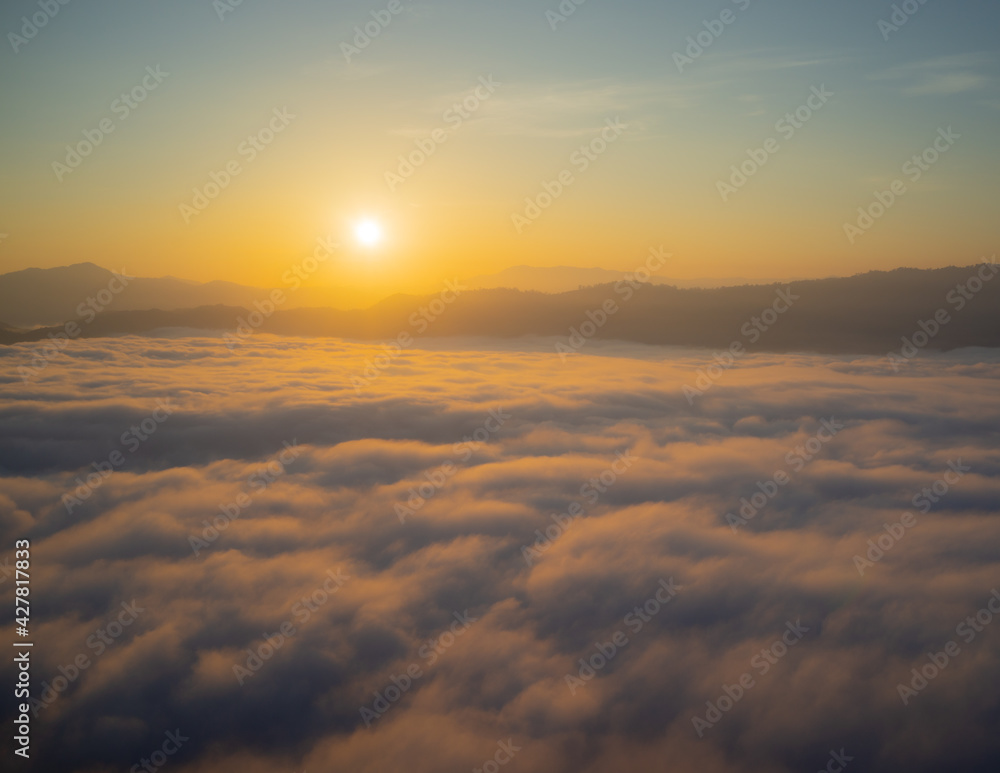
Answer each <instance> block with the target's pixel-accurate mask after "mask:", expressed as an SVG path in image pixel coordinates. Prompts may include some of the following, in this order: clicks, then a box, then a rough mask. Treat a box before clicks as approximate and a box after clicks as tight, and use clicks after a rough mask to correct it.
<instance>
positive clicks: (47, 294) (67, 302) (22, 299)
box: [0, 263, 761, 327]
mask: <svg viewBox="0 0 1000 773" xmlns="http://www.w3.org/2000/svg"><path fill="white" fill-rule="evenodd" d="M625 275H626V272H623V271H609V270H607V269H603V268H574V267H570V266H557V267H552V268H540V267H533V266H514V267H512V268H508V269H505V270H503V271H501V272H500V273H498V274H490V275H482V276H476V277H473V278H471V279H463V280H462V283H463V285H465V286H466V287H468V288H469V289H491V288H510V289H514V290H526V291H539V292H545V293H562V292H568V291H570V290H576V289H578V288H579V287H586V286H590V285H596V284H605V283H608V282H617V281H619V280H620V279H622V278H623V277H624V276H625ZM114 278H115V272H113V271H109V270H108V269H105V268H101V267H100V266H97V265H95V264H93V263H76V264H74V265H72V266H62V267H59V268H47V269H42V268H29V269H25V270H23V271H15V272H12V273H8V274H3V275H0V319H2V320H3V322H5V323H7V324H9V325H17V326H22V327H33V326H37V325H55V324H58V323H60V322H64V321H66V320H69V319H75V318H76V317H77V316H78V308H79V306H80V304H81V302H84V303H85V302H86V300H87V298H88V297H93V296H96V294H97V293H99V292H100V291H101V290H104V289H106V288H108V286H109V284H111V283H112V282H113V280H114ZM126 279H127V282H126V283H125V287H124V289H123V290H122V291H121V292H120V293H117V294H116V295H115V298H114V302H113V303H112V304H110V305H109V306H108V309H109V310H114V311H138V310H145V309H194V308H198V307H199V306H217V305H223V306H244V307H249V306H250V305H251V304H252V303H253V302H254V301H255V300H258V299H260V298H265V297H267V296H268V294H269V293H270V288H261V287H251V286H247V285H241V284H236V283H235V282H222V281H215V282H207V283H199V282H192V281H189V280H185V279H177V278H176V277H171V276H166V277H159V278H149V277H136V278H134V279H133V278H128V277H126ZM650 281H651V282H654V283H664V282H665V283H669V284H673V285H675V286H678V287H713V286H725V285H740V284H746V283H747V281H748V280H745V279H738V278H733V279H724V280H709V279H705V280H681V281H677V280H667V279H661V278H658V277H654V278H653V279H651V280H650ZM759 283H761V282H758V284H759ZM113 286H114V287H120V286H121V282H120V281H119V283H116V284H114V285H113ZM365 298H371V299H372V300H371V303H374V302H376V301H378V300H379V298H378V297H377V296H372V294H371V293H370V292H368V291H365V292H360V291H357V290H354V289H352V288H346V287H341V288H333V289H326V288H317V287H306V286H303V287H300V288H298V289H297V290H295V291H294V292H293V293H288V300H287V302H286V303H285V304H284V307H285V308H289V309H291V308H309V307H333V308H357V307H359V306H364V305H370V303H369V304H365V303H364V299H365ZM359 299H360V300H359Z"/></svg>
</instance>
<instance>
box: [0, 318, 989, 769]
mask: <svg viewBox="0 0 1000 773" xmlns="http://www.w3.org/2000/svg"><path fill="white" fill-rule="evenodd" d="M29 350H30V347H26V346H14V347H9V348H7V349H5V350H3V351H2V352H0V363H2V367H0V372H2V373H3V374H4V375H3V376H2V377H0V474H2V477H0V562H3V563H2V569H0V577H2V579H0V596H2V598H3V604H4V608H5V609H10V608H11V607H12V606H13V596H14V591H13V588H14V578H13V574H12V570H13V565H14V542H15V540H17V539H25V538H26V539H30V542H31V600H32V602H31V603H32V626H31V634H32V640H33V641H34V642H35V647H34V651H33V653H32V655H33V662H32V678H33V680H34V682H33V689H32V698H33V700H32V712H31V713H32V718H31V723H30V724H31V735H32V759H31V765H30V766H22V767H23V769H33V770H61V771H88V772H89V771H93V772H94V773H97V772H98V771H125V770H129V769H130V768H131V767H132V766H134V765H138V766H139V767H136V768H133V769H135V770H141V769H143V768H142V763H143V761H149V760H152V761H151V762H148V763H147V769H149V768H150V767H151V768H154V769H159V767H165V768H166V769H168V770H171V771H177V773H208V772H209V771H211V772H212V773H258V772H259V773H264V771H267V773H273V772H274V771H288V773H297V772H298V771H302V770H308V771H352V772H354V773H362V772H364V771H371V772H372V773H384V771H389V770H406V771H410V773H423V772H426V773H432V772H433V773H441V772H442V771H456V772H457V771H468V770H474V769H478V770H487V771H496V770H498V769H500V768H503V769H505V770H510V771H512V772H514V771H516V772H518V773H561V772H563V771H565V772H566V773H570V772H571V771H572V772H573V773H577V772H579V773H605V772H607V773H612V772H613V771H621V770H677V771H695V770H697V771H703V772H704V773H716V772H719V773H722V772H723V771H733V772H735V771H740V772H741V773H742V772H744V771H746V772H757V771H759V772H760V773H776V772H783V771H813V770H822V769H827V766H828V765H830V766H831V767H830V768H829V769H830V770H835V769H837V768H838V767H840V768H843V769H846V770H849V771H859V773H860V771H887V772H888V771H899V770H907V771H928V772H930V771H941V770H961V771H966V772H974V771H991V773H992V771H995V770H996V769H997V764H998V762H1000V734H998V732H997V731H998V728H1000V692H998V691H997V689H996V686H997V684H998V683H1000V646H998V644H1000V621H994V617H996V615H995V614H994V612H992V611H990V604H992V606H993V607H994V608H995V609H996V610H997V611H1000V593H998V592H997V591H998V589H1000V549H998V548H1000V442H998V441H1000V401H998V399H997V395H998V391H997V380H998V378H1000V355H998V354H997V353H996V352H990V351H985V350H965V351H960V352H956V353H953V354H950V355H934V354H929V353H928V354H923V355H921V356H920V357H918V358H916V359H914V360H913V361H911V362H909V363H908V364H907V365H906V367H905V368H903V369H901V371H900V372H899V373H895V372H893V370H892V369H891V368H890V367H889V366H888V365H887V363H886V362H885V360H884V359H881V360H880V359H879V358H850V357H836V358H835V357H828V356H813V355H807V354H797V355H747V356H746V357H745V358H744V359H742V360H741V361H740V363H739V366H738V367H735V368H733V369H732V370H729V371H727V372H725V373H724V374H723V375H722V376H720V377H719V378H718V379H717V381H715V382H714V383H713V384H712V386H711V388H710V389H708V390H707V391H706V392H705V394H704V395H702V396H700V397H698V398H697V399H696V400H695V401H694V402H693V404H692V403H691V402H690V401H689V400H688V399H687V398H686V397H685V395H684V393H683V392H682V387H683V386H684V385H685V384H690V383H693V382H694V379H695V377H696V375H695V374H696V373H697V371H698V369H699V368H705V367H707V366H708V365H710V364H711V363H712V357H711V355H712V353H711V352H703V351H695V350H682V349H669V348H659V347H644V346H638V345H635V346H625V345H614V344H598V343H592V344H591V345H588V347H587V348H586V349H584V351H583V352H582V353H580V354H577V355H574V356H572V357H568V358H566V359H565V361H564V360H563V359H561V358H560V357H559V356H558V354H557V353H556V352H555V350H554V347H553V342H552V341H545V340H524V341H519V342H513V343H506V344H505V343H497V342H491V341H472V340H467V341H439V342H435V343H433V345H428V346H427V347H424V348H419V349H418V348H414V349H412V350H409V351H407V352H405V353H404V354H403V355H402V356H400V357H399V358H398V359H396V360H395V361H393V362H392V363H391V364H389V365H388V367H386V368H384V371H382V372H380V374H379V376H378V378H375V379H372V380H370V383H368V384H367V385H366V386H364V388H361V389H358V388H355V384H356V383H357V381H356V380H354V381H352V377H355V376H358V375H359V374H361V373H363V372H364V371H365V369H366V367H368V366H367V365H366V362H368V363H371V361H372V359H373V358H374V357H376V356H378V354H379V353H380V351H381V350H380V348H379V347H377V346H373V345H369V344H357V343H350V342H344V341H339V340H304V339H282V338H277V337H270V336H257V337H255V338H254V339H253V340H251V341H249V342H247V343H245V344H243V345H242V346H241V347H239V348H238V349H237V350H236V351H234V352H230V351H229V350H228V349H226V347H225V346H224V345H222V344H221V343H220V342H219V340H218V339H213V338H210V337H197V336H192V337H177V336H173V337H161V338H138V337H125V338H120V339H104V340H89V341H76V342H74V343H73V344H72V345H71V346H69V347H67V348H66V350H65V351H64V352H63V353H62V354H60V355H59V356H58V357H56V358H54V359H53V360H52V361H50V362H49V363H48V365H47V367H46V368H45V369H44V370H43V371H42V373H41V374H39V375H38V376H37V377H36V378H35V379H33V380H32V381H30V382H27V383H26V382H24V381H23V380H22V379H21V378H20V377H18V376H17V375H16V374H17V365H19V364H21V363H22V361H24V360H25V359H26V358H28V357H29V354H28V351H29ZM779 472H780V473H783V475H782V476H779V475H778V473H779ZM780 480H783V481H784V482H782V483H780V484H779V483H777V482H775V481H780ZM757 505H760V506H759V507H758V506H757ZM741 510H742V514H741ZM751 512H753V514H752V515H750V513H751ZM907 513H909V514H911V515H910V516H909V517H907V516H906V514H907ZM984 610H985V612H984ZM977 615H978V618H977ZM969 618H971V620H972V622H971V623H970V622H969V620H968V619H969ZM987 618H988V620H987ZM970 634H971V635H970ZM581 661H582V662H581ZM84 663H85V664H86V665H84ZM928 664H930V665H931V666H933V668H931V667H929V665H928ZM932 674H933V675H932ZM0 678H2V679H3V682H4V684H6V685H10V684H13V682H14V681H15V679H16V668H15V666H14V664H13V663H12V662H11V661H10V659H9V658H6V659H5V661H4V662H3V664H2V665H0ZM4 689H5V690H6V689H8V688H4ZM14 708H15V707H14V705H13V704H12V702H11V700H10V699H8V700H5V701H4V703H3V708H2V711H3V721H4V726H5V727H7V728H8V732H7V733H6V735H7V736H9V735H11V733H10V732H9V730H10V728H11V727H12V726H13V719H14ZM168 733H169V734H173V735H172V736H168ZM171 739H173V740H171ZM178 739H179V740H178ZM10 743H11V741H10V740H9V739H7V740H5V744H6V745H8V746H9V745H10ZM164 749H166V750H167V751H163V750H164ZM170 750H174V751H170ZM5 753H8V754H9V751H7V752H5ZM151 755H153V756H152V757H151Z"/></svg>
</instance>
